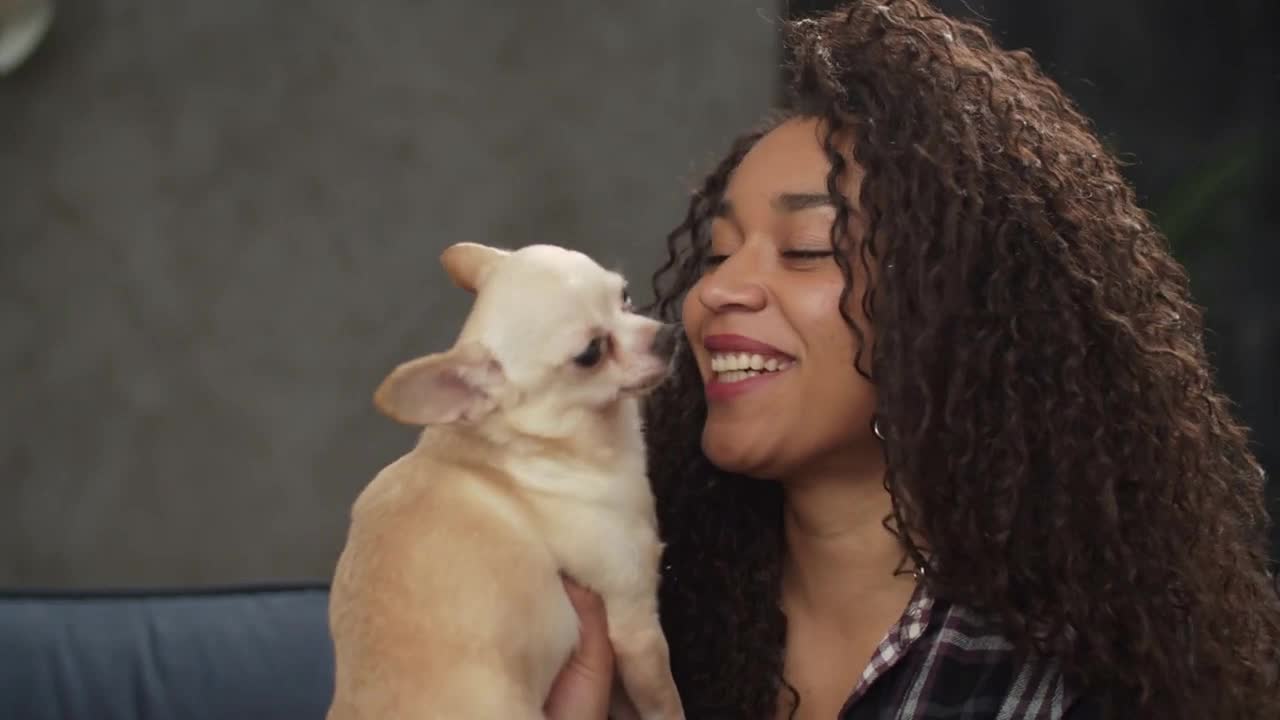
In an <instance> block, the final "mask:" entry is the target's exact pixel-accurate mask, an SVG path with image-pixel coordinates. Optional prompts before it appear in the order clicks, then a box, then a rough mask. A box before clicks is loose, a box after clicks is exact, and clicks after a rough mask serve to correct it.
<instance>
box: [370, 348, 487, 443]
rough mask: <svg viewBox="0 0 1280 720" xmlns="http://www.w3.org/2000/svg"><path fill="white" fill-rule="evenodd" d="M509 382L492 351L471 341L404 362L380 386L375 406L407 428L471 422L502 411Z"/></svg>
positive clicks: (374, 401) (374, 402)
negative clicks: (501, 394)
mask: <svg viewBox="0 0 1280 720" xmlns="http://www.w3.org/2000/svg"><path fill="white" fill-rule="evenodd" d="M504 380H505V377H504V375H503V373H502V366H501V365H499V364H498V361H497V360H495V359H494V358H493V356H492V355H490V354H489V351H488V350H486V349H484V348H483V347H482V346H480V345H478V344H476V343H466V344H463V345H458V346H456V347H454V348H453V349H452V350H449V351H448V352H443V353H436V354H434V355H427V356H426V357H420V358H417V359H416V360H410V361H409V362H406V363H403V364H401V365H400V366H398V367H397V368H396V369H395V370H392V371H391V374H390V375H388V376H387V377H386V379H385V380H383V381H382V384H381V385H379V386H378V389H377V391H376V392H375V393H374V394H373V404H374V405H375V406H377V408H378V410H380V411H382V413H383V414H385V415H387V416H388V417H390V418H391V419H393V420H396V421H397V422H402V423H404V424H406V425H443V424H446V423H451V422H456V421H458V420H462V421H467V422H472V421H475V420H479V419H481V418H483V417H484V416H486V415H488V414H489V413H490V412H492V411H493V409H494V408H495V407H497V399H496V397H495V394H496V392H497V390H498V388H499V387H501V385H502V383H503V381H504Z"/></svg>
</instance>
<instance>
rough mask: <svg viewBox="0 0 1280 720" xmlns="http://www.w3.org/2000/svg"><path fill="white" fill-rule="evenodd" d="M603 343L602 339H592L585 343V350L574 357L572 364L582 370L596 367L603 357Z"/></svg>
mask: <svg viewBox="0 0 1280 720" xmlns="http://www.w3.org/2000/svg"><path fill="white" fill-rule="evenodd" d="M604 342H605V339H604V338H603V337H596V338H592V339H591V342H590V343H587V348H586V349H585V350H583V351H582V352H580V353H578V354H577V355H575V356H574V358H573V362H574V364H576V365H577V366H578V367H584V368H589V367H595V366H596V365H598V364H599V363H600V360H601V359H602V358H603V357H604Z"/></svg>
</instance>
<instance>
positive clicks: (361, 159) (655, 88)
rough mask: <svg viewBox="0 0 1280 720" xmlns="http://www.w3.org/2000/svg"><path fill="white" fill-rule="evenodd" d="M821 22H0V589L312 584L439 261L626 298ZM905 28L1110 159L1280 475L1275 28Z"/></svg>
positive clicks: (249, 6)
mask: <svg viewBox="0 0 1280 720" xmlns="http://www.w3.org/2000/svg"><path fill="white" fill-rule="evenodd" d="M831 4H832V3H826V2H800V1H798V0H797V1H794V2H790V3H785V2H781V3H770V2H763V1H762V0H697V2H689V1H688V0H651V1H650V2H645V3H582V2H568V1H567V0H545V1H544V2H538V3H530V2H527V1H526V0H488V1H487V2H474V3H444V2H430V1H424V0H384V1H383V2H379V3H365V4H353V3H348V2H341V1H339V0H311V1H310V2H306V3H267V2H248V1H247V0H224V1H222V2H216V3H215V2H206V1H204V0H111V2H107V0H77V1H75V2H69V1H66V0H64V1H63V2H59V3H58V4H57V8H56V12H55V13H54V14H53V15H52V16H44V15H40V13H39V7H38V6H40V5H42V0H0V73H3V74H0V338H3V343H2V344H0V397H3V401H0V586H13V585H39V586H48V587H66V586H102V585H112V586H118V585H187V584H222V583H236V582H243V581H252V580H263V579H272V580H277V579H302V578H318V577H319V578H324V577H328V575H329V574H330V572H331V569H332V565H333V562H334V560H335V558H336V554H337V552H338V550H339V549H340V547H341V544H342V541H343V538H344V533H345V529H346V522H347V514H348V511H349V508H350V504H351V502H352V500H353V499H354V497H355V495H356V493H357V492H358V491H359V490H360V488H361V487H363V485H364V484H365V483H366V482H368V480H369V479H370V478H371V477H372V475H373V474H374V473H375V472H376V471H377V470H378V469H379V468H380V467H382V465H384V464H385V463H386V462H388V461H389V460H390V459H391V458H393V457H395V456H396V455H398V454H400V453H402V452H404V451H405V450H406V449H407V448H408V447H409V445H410V443H412V441H413V438H414V431H413V430H411V429H409V428H404V427H400V426H396V425H394V424H393V423H392V422H391V421H389V420H387V419H385V418H383V417H382V416H380V415H378V414H376V413H375V412H374V410H373V408H372V406H371V403H370V396H371V393H372V390H373V388H374V387H375V386H376V384H377V383H378V382H379V381H380V380H381V378H382V377H383V375H384V374H385V372H386V371H387V370H389V369H390V368H391V367H392V366H393V365H394V364H395V363H397V362H400V361H402V360H404V359H407V358H409V357H412V356H414V355H418V354H422V353H426V352H432V351H435V350H439V349H442V348H444V347H446V346H447V345H448V344H449V343H450V342H451V341H452V338H453V337H454V334H455V332H456V330H457V328H458V326H459V323H460V322H461V319H462V317H463V313H464V312H465V310H466V307H467V303H468V297H467V296H465V295H464V294H463V293H462V292H461V291H459V290H456V289H455V288H453V287H452V286H451V285H450V284H449V283H448V282H447V281H446V280H445V278H444V277H443V273H442V272H441V270H440V268H439V264H438V262H437V256H438V254H439V252H440V250H441V249H443V248H444V247H445V246H446V245H448V244H450V243H453V242H457V241H461V240H473V241H484V242H491V243H497V244H507V245H520V244H525V243H529V242H535V241H550V242H555V243H559V244H564V245H569V246H573V247H577V248H580V249H583V250H585V251H587V252H589V253H592V254H593V255H595V256H596V257H597V258H599V259H600V260H602V261H603V262H604V263H606V264H610V265H613V266H614V267H617V268H619V269H621V270H622V271H624V272H626V273H627V274H629V275H631V276H632V278H633V280H634V281H635V283H636V285H644V284H645V283H644V281H645V280H646V278H647V277H648V274H649V273H650V271H651V270H652V269H653V267H654V266H655V265H656V263H657V262H658V261H659V259H660V257H661V255H662V253H661V249H660V247H661V238H662V236H663V235H664V234H665V233H666V232H667V230H668V229H669V228H670V227H671V226H673V225H674V224H675V223H676V222H677V221H678V220H679V217H680V215H681V212H682V211H683V206H684V199H685V197H686V194H687V191H688V189H689V187H690V185H691V184H692V183H693V182H694V181H695V180H696V179H697V178H698V177H699V176H700V175H701V173H702V172H703V171H704V170H705V169H707V168H708V167H709V165H710V164H711V163H712V162H713V161H714V160H715V159H717V158H718V156H719V154H720V153H721V152H722V151H723V150H724V149H725V147H726V145H727V143H728V142H729V140H730V139H731V138H732V137H733V136H734V135H736V134H737V133H738V132H740V131H742V130H744V129H746V128H747V127H749V126H751V125H753V124H754V123H755V122H756V121H757V120H758V119H759V118H760V117H761V115H762V114H763V113H764V112H765V111H766V110H767V109H768V108H769V107H770V105H771V104H772V103H773V102H775V100H776V98H777V97H778V90H779V79H780V73H779V71H778V67H777V64H778V57H779V42H778V38H777V32H776V31H777V27H776V20H777V18H779V17H781V16H786V15H789V14H790V15H800V14H806V13H808V12H812V11H813V10H815V9H820V8H823V7H826V6H829V5H831ZM940 4H941V5H942V6H943V8H944V9H945V10H947V11H948V12H950V13H952V14H954V15H958V16H966V17H973V16H975V15H977V16H980V17H982V18H984V19H985V20H986V21H987V22H988V23H989V25H990V26H991V27H992V29H993V31H994V32H995V33H996V35H997V36H998V37H999V39H1000V40H1001V41H1002V42H1003V43H1005V44H1006V45H1007V46H1012V47H1026V48H1029V49H1031V50H1032V52H1033V53H1034V54H1035V55H1036V57H1037V58H1038V59H1039V60H1040V62H1041V64H1042V65H1043V66H1044V67H1045V68H1046V69H1047V70H1048V71H1049V73H1050V74H1051V75H1052V76H1053V77H1055V78H1056V79H1057V80H1058V81H1059V82H1060V83H1062V84H1063V86H1064V87H1065V88H1066V89H1067V90H1068V92H1069V93H1070V94H1071V95H1072V96H1073V97H1074V98H1075V99H1076V100H1077V101H1078V102H1079V104H1080V105H1081V106H1082V108H1083V110H1084V111H1085V112H1086V114H1088V115H1090V116H1091V117H1092V118H1094V120H1095V121H1096V125H1097V127H1098V129H1099V132H1100V133H1102V134H1103V136H1104V137H1105V138H1106V140H1107V142H1108V143H1109V145H1110V146H1111V147H1112V148H1113V149H1114V150H1115V151H1116V152H1118V153H1119V154H1120V155H1121V157H1123V158H1124V159H1125V160H1126V162H1127V163H1128V167H1127V172H1128V175H1129V177H1130V179H1131V180H1132V182H1133V183H1134V184H1135V185H1136V186H1137V188H1138V191H1139V194H1140V196H1141V198H1142V201H1143V204H1144V206H1145V207H1147V208H1148V209H1149V210H1151V212H1152V213H1153V214H1154V216H1155V219H1156V221H1157V223H1158V224H1159V225H1160V226H1161V227H1162V228H1163V229H1164V231H1165V232H1166V233H1168V235H1169V237H1170V238H1171V241H1172V243H1173V245H1174V248H1175V251H1176V252H1177V254H1178V256H1179V257H1180V259H1181V260H1182V261H1183V262H1184V263H1185V264H1186V265H1187V266H1188V268H1189V270H1190V273H1191V277H1192V281H1193V286H1194V290H1195V293H1196V296H1197V300H1198V301H1199V302H1200V303H1201V304H1202V305H1204V306H1205V307H1206V308H1207V313H1208V324H1209V326H1210V331H1211V332H1210V334H1209V337H1208V339H1207V340H1208V344H1209V346H1210V348H1211V351H1212V353H1213V355H1214V358H1215V362H1216V366H1217V368H1218V371H1219V377H1220V382H1221V384H1222V386H1224V387H1225V388H1226V390H1227V392H1228V393H1229V394H1230V395H1231V397H1232V398H1233V399H1234V400H1235V402H1236V403H1237V411H1238V415H1239V417H1240V418H1241V419H1242V420H1244V421H1245V422H1246V423H1247V424H1248V425H1249V426H1251V427H1252V428H1253V430H1254V438H1255V441H1256V446H1255V450H1256V452H1257V454H1258V456H1259V458H1260V459H1261V460H1262V462H1263V463H1264V465H1265V466H1266V467H1267V468H1268V471H1269V472H1270V473H1271V474H1274V473H1276V472H1277V471H1280V381H1278V380H1277V378H1276V371H1277V369H1280V281H1277V279H1276V278H1275V274H1276V272H1277V270H1278V269H1280V243H1277V239H1278V233H1277V229H1278V226H1280V221H1278V217H1277V207H1276V205H1277V203H1276V202H1275V193H1276V190H1277V187H1278V184H1277V167H1278V166H1280V147H1278V145H1280V138H1278V137H1277V132H1276V128H1277V127H1278V126H1280V60H1278V56H1277V53H1276V51H1275V49H1274V47H1273V46H1272V44H1271V43H1272V42H1273V40H1272V38H1273V37H1274V36H1275V34H1276V30H1277V29H1280V28H1278V27H1277V26H1278V24H1280V23H1278V22H1277V9H1276V3H1274V2H1272V1H1271V0H1220V1H1219V2H1217V3H1215V4H1213V5H1212V6H1209V5H1206V4H1205V3H1203V2H1192V0H1159V1H1157V0H1123V1H1121V2H1116V0H1038V1H1037V2H1027V1H1026V0H970V2H967V3H966V2H959V1H952V2H946V1H944V2H941V3H940ZM33 8H34V10H33ZM21 17H26V18H35V20H33V21H29V22H28V24H26V25H22V26H21V27H18V24H17V21H16V20H14V18H21ZM43 17H51V19H52V21H51V23H49V24H48V26H47V31H45V32H42V30H43V28H44V25H43V24H42V23H41V22H39V20H40V18H43ZM6 22H7V23H8V26H7V27H8V28H9V30H8V31H6V30H5V23H6ZM13 28H18V30H14V29H13ZM6 32H7V33H8V34H7V35H6ZM26 39H34V40H38V41H39V42H38V44H36V45H35V47H34V52H32V53H31V54H30V56H29V57H27V58H26V60H25V62H21V63H18V62H17V60H15V59H14V57H16V56H15V55H12V54H11V55H6V50H5V43H8V44H9V47H10V48H13V47H17V46H19V45H22V43H23V41H25V40H26ZM11 52H12V51H11ZM1273 485H1274V484H1273ZM1272 498H1273V503H1272V507H1273V513H1275V514H1280V507H1277V504H1276V502H1275V500H1276V497H1275V488H1274V486H1273V488H1272Z"/></svg>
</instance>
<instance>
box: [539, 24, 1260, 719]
mask: <svg viewBox="0 0 1280 720" xmlns="http://www.w3.org/2000/svg"><path fill="white" fill-rule="evenodd" d="M788 47H789V50H790V51H791V63H792V66H793V69H794V81H793V84H792V89H793V91H794V96H795V97H794V101H793V102H792V103H791V105H790V107H789V111H788V113H786V114H785V115H784V116H783V117H782V118H781V119H780V120H778V121H775V122H774V123H771V124H770V125H769V126H768V127H766V128H765V129H764V130H763V131H761V132H756V133H752V134H750V135H748V136H747V137H745V138H743V139H742V140H740V141H739V142H738V143H737V144H736V145H735V146H734V147H733V149H732V151H731V152H730V153H729V155H728V157H727V158H726V159H725V160H724V161H723V162H722V163H721V164H720V166H719V167H718V168H716V170H715V171H714V172H713V173H712V174H711V175H710V177H708V178H707V180H706V181H705V183H704V184H703V185H702V187H701V189H700V190H698V191H697V192H696V193H695V194H694V196H693V199H692V203H691V205H690V208H689V212H688V215H687V216H686V218H685V220H684V222H683V223H682V224H681V225H680V226H679V227H678V228H677V229H676V231H675V232H673V233H672V235H671V236H670V238H669V248H670V259H669V261H668V263H667V264H666V266H665V267H664V268H663V269H662V271H661V272H660V273H659V275H658V282H657V283H656V285H657V290H658V302H657V308H658V311H659V313H660V314H661V315H662V316H663V317H664V318H666V319H669V320H680V321H681V322H683V324H684V329H685V333H686V336H687V339H688V343H687V347H686V348H685V350H684V351H683V352H682V354H681V356H680V358H679V360H678V363H679V365H678V369H677V377H676V379H675V381H674V382H672V383H670V384H669V385H668V386H667V387H666V388H665V389H664V390H663V391H661V393H660V394H659V395H657V396H656V397H655V398H654V402H653V403H652V406H651V407H650V413H651V417H650V421H649V427H650V428H651V431H650V444H651V473H652V476H653V481H654V485H655V491H656V493H657V495H658V500H659V512H660V519H661V522H662V530H663V534H664V537H665V539H666V541H667V543H668V547H667V553H666V556H665V559H664V563H665V565H664V568H663V572H664V579H663V590H662V614H663V624H664V628H665V630H666V633H667V636H668V640H669V643H670V646H671V653H672V668H673V671H674V673H675V675H676V678H677V681H678V683H679V685H680V689H681V693H682V698H683V701H684V703H685V707H686V710H687V712H688V715H689V717H690V718H767V717H778V718H789V717H793V718H835V717H837V716H838V717H841V718H889V717H902V718H935V717H937V718H941V717H946V718H997V717H999V718H1059V717H1067V718H1075V719H1081V718H1093V717H1115V718H1263V717H1267V718H1272V717H1280V687H1278V680H1277V662H1278V661H1277V640H1278V639H1280V598H1278V597H1277V591H1276V588H1275V585H1274V581H1273V580H1272V578H1271V577H1270V576H1269V574H1268V572H1267V569H1266V563H1267V560H1266V548H1265V543H1266V541H1265V537H1266V530H1267V523H1268V519H1267V517H1266V513H1265V510H1264V504H1263V494H1262V488H1263V477H1262V473H1261V470H1260V468H1259V466H1258V465H1257V464H1256V462H1255V461H1254V459H1253V457H1252V456H1251V455H1250V452H1249V450H1248V446H1247V439H1246V435H1245V431H1244V430H1243V429H1242V428H1241V427H1240V426H1239V425H1238V424H1237V423H1236V422H1235V421H1234V420H1233V419H1232V417H1231V415H1230V413H1229V409H1228V401H1227V400H1226V399H1225V398H1224V397H1223V396H1222V395H1221V394H1220V393H1219V392H1218V391H1217V390H1216V389H1215V387H1214V385H1213V380H1212V377H1211V371H1210V368H1209V363H1208V360H1207V357H1206V354H1205V351H1204V349H1203V346H1202V342H1201V333H1202V326H1201V317H1200V313H1199V312H1198V310H1197V309H1196V308H1195V307H1194V306H1193V305H1192V304H1191V301H1190V297H1189V293H1188V289H1187V281H1186V277H1185V275H1184V273H1183V271H1182V269H1181V268H1180V267H1179V266H1178V265H1177V263H1176V262H1175V261H1174V260H1173V259H1172V258H1171V257H1170V255H1169V253H1168V251H1167V249H1166V246H1165V243H1164V241H1163V239H1162V238H1161V236H1160V235H1159V233H1158V232H1157V230H1156V229H1155V228H1154V226H1153V225H1152V224H1151V222H1150V221H1149V220H1148V218H1147V216H1146V215H1145V214H1144V213H1143V212H1142V210H1140V209H1139V208H1138V207H1137V205H1136V203H1135V200H1134V194H1133V192H1132V190H1131V189H1130V188H1129V187H1128V186H1127V185H1126V183H1125V182H1124V180H1123V179H1122V177H1121V175H1120V173H1119V171H1118V170H1117V165H1116V162H1115V160H1114V159H1113V158H1112V157H1111V156H1110V155H1109V154H1108V153H1107V152H1106V151H1105V150H1104V148H1103V147H1102V145H1101V144H1100V143H1099V142H1098V140H1097V139H1096V138H1095V137H1094V135H1093V134H1092V133H1091V132H1090V130H1089V126H1088V123H1087V121H1086V120H1085V119H1084V118H1083V117H1081V115H1080V114H1079V113H1078V112H1077V111H1076V110H1075V109H1074V108H1073V107H1072V106H1071V104H1070V103H1069V102H1068V101H1067V100H1066V99H1065V98H1064V96H1063V95H1062V93H1061V91H1060V90H1059V89H1058V87H1057V86H1056V85H1054V84H1053V83H1052V82H1051V81H1049V80H1047V79H1046V78H1045V76H1044V75H1043V74H1042V73H1041V72H1040V71H1039V70H1038V69H1037V68H1036V66H1035V64H1034V62H1033V61H1032V60H1031V58H1030V57H1029V56H1028V55H1026V54H1025V53H1009V52H1004V51H1002V50H999V49H998V48H996V47H995V46H994V45H993V43H992V41H991V39H990V37H989V35H988V34H987V33H986V32H985V31H983V30H981V29H979V28H977V27H974V26H972V25H969V24H965V23H962V22H957V21H954V20H950V19H947V18H945V17H943V16H942V15H940V14H938V13H937V12H936V11H935V10H934V9H933V8H931V7H930V6H929V5H928V4H927V3H925V2H921V1H919V0H897V1H896V2H893V1H890V2H880V1H876V0H868V1H859V2H853V3H851V4H850V5H848V6H847V7H845V8H843V9H841V10H839V11H836V12H832V13H830V14H826V15H822V16H820V17H818V18H816V19H811V20H805V21H801V22H799V23H796V24H794V25H793V26H791V28H790V32H789V42H788ZM573 596H574V598H575V602H577V603H578V606H579V610H580V613H581V614H582V616H583V622H584V634H585V637H584V645H583V648H582V649H581V651H580V652H579V654H578V655H577V656H576V657H575V659H574V660H573V662H572V663H571V664H570V667H569V668H568V669H566V671H565V672H564V673H563V674H562V676H561V680H560V683H559V684H558V686H557V688H556V689H555V691H554V692H553V693H552V697H551V700H550V704H549V709H550V712H551V716H552V717H558V718H571V717H574V718H576V717H582V718H587V717H590V718H600V717H603V710H602V709H601V707H602V705H601V703H603V702H604V698H605V697H606V696H607V693H608V677H609V673H610V664H609V662H610V659H609V649H608V643H607V640H604V639H603V638H604V635H603V628H602V621H601V620H600V619H599V608H598V605H597V604H596V601H595V600H594V599H593V597H592V596H591V595H590V594H587V593H584V592H582V591H580V590H577V589H574V592H573ZM868 660H869V662H868ZM583 713H585V714H583Z"/></svg>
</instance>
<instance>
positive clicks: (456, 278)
mask: <svg viewBox="0 0 1280 720" xmlns="http://www.w3.org/2000/svg"><path fill="white" fill-rule="evenodd" d="M510 254H511V253H510V252H508V251H507V250H499V249H498V248H493V247H489V246H488V245H481V244H479V243H466V242H464V243H457V244H455V245H450V246H449V247H447V248H445V249H444V252H443V253H441V254H440V264H441V265H444V269H445V271H446V272H448V273H449V277H450V278H452V279H453V282H454V284H456V285H457V286H458V287H460V288H462V289H463V290H466V291H467V292H475V291H476V290H477V289H478V288H479V287H480V285H481V284H482V283H483V282H484V278H485V276H486V275H488V274H489V272H490V271H491V270H493V267H494V266H495V265H497V264H498V261H499V260H501V259H503V258H505V257H506V256H508V255H510Z"/></svg>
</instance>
